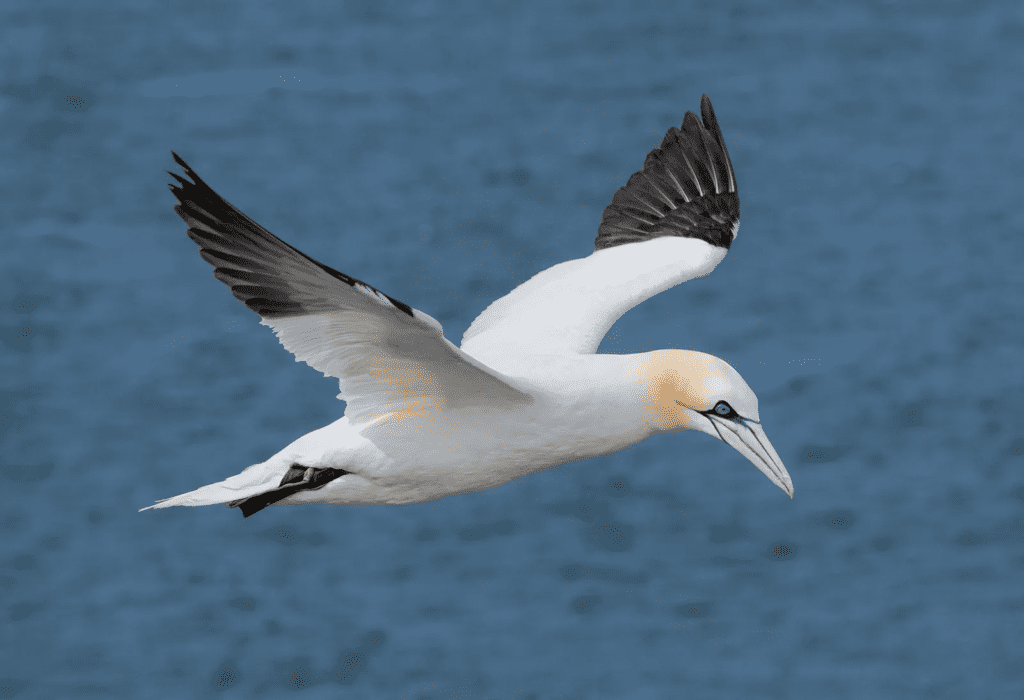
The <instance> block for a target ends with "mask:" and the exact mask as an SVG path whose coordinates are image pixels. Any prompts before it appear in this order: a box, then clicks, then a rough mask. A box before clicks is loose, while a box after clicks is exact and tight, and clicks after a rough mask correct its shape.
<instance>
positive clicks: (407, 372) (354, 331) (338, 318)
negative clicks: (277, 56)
mask: <svg viewBox="0 0 1024 700" xmlns="http://www.w3.org/2000/svg"><path fill="white" fill-rule="evenodd" d="M700 110H701V118H700V119H698V118H697V115H696V114H694V113H693V112H687V113H686V116H685V118H684V119H683V123H682V126H681V127H679V128H676V127H672V128H670V129H669V130H668V133H667V134H665V138H664V140H663V141H662V143H661V147H660V148H656V149H654V150H653V151H651V152H650V153H648V154H647V158H646V159H645V161H644V166H643V169H642V170H641V171H639V172H637V173H634V174H633V175H632V176H631V177H630V178H629V181H628V182H627V183H626V185H625V186H624V187H621V188H619V190H618V191H616V192H615V195H614V196H613V197H612V203H611V205H609V206H608V207H607V208H606V209H605V210H604V217H603V221H602V223H601V225H600V226H599V228H598V233H597V239H596V241H595V246H594V247H595V250H594V252H593V253H591V254H590V255H589V256H587V257H585V258H580V259H577V260H568V261H566V262H563V263H559V264H558V265H555V266H553V267H550V268H548V269H547V270H544V271H542V272H540V273H538V274H536V275H534V276H533V277H532V278H531V279H529V280H528V281H526V282H525V283H523V284H521V285H519V286H518V287H516V288H515V289H513V290H512V291H511V292H510V293H509V294H506V295H505V296H504V297H502V298H500V299H498V300H497V301H495V302H493V303H492V304H491V305H490V306H488V307H487V308H486V309H485V310H484V312H483V313H481V314H480V316H478V317H477V319H476V320H475V321H473V324H472V325H471V326H470V327H469V329H468V330H467V331H466V333H465V335H464V336H463V338H462V347H461V348H459V347H456V346H455V345H453V344H452V343H451V342H450V341H448V340H447V339H446V338H445V337H444V334H443V332H442V328H441V324H440V323H438V322H437V321H436V320H434V319H433V318H431V317H430V316H428V315H427V314H425V313H423V312H422V311H419V310H417V309H414V308H412V307H411V306H409V305H408V304H405V303H403V302H401V301H398V300H397V299H395V298H393V297H391V296H388V295H387V294H385V293H384V292H382V291H380V290H378V289H376V288H375V287H372V286H370V285H369V284H366V283H365V282H362V281H360V280H358V279H356V278H354V277H350V276H349V275H347V274H345V273H343V272H338V271H337V270H335V269H333V268H331V267H328V266H327V265H324V264H322V263H320V262H317V261H316V260H314V259H313V258H311V257H309V256H308V255H306V254H304V253H302V252H300V251H299V250H297V249H295V248H293V247H292V246H290V245H288V244H287V243H285V242H284V241H282V240H281V239H280V238H277V237H276V236H274V235H273V234H272V233H270V232H269V231H267V230H266V229H265V228H263V227H262V226H260V225H259V224H257V223H256V222H255V221H253V220H252V219H250V218H249V217H248V216H246V215H245V214H243V213H242V212H241V211H239V210H238V209H236V208H235V207H234V206H232V205H231V204H229V203H228V202H227V201H225V200H224V199H223V198H222V197H220V195H218V194H217V193H216V192H214V191H213V190H212V189H211V188H210V187H209V186H208V185H207V184H206V183H205V182H203V181H202V180H201V179H200V178H199V176H198V175H196V173H195V172H194V171H193V170H192V168H190V167H189V166H188V165H187V164H186V163H185V161H184V160H182V159H181V158H180V157H179V156H178V155H177V154H176V153H173V152H172V155H173V156H174V160H175V161H176V162H177V163H178V165H180V166H181V167H182V168H183V169H184V171H185V174H186V175H187V176H188V178H190V180H191V181H189V180H186V179H185V178H184V177H181V176H180V175H176V174H174V173H170V175H171V176H172V177H174V179H175V180H177V183H178V184H177V185H175V184H171V185H170V188H171V192H173V193H174V196H175V197H177V199H178V202H179V204H178V205H177V206H175V207H174V211H175V212H177V213H178V215H179V216H180V217H181V218H182V219H184V220H185V223H187V224H188V235H189V237H190V238H192V240H193V241H195V242H196V243H198V244H199V253H200V255H202V257H203V259H204V260H206V261H207V262H208V263H210V264H211V265H213V267H214V276H215V277H216V278H217V279H219V280H220V281H221V282H224V283H225V284H227V285H228V286H229V287H230V288H231V292H232V293H233V294H234V295H235V296H236V297H237V298H238V299H240V300H241V301H243V302H245V305H246V306H248V307H249V308H250V309H252V310H253V311H255V312H256V313H258V314H259V315H260V317H261V319H262V321H261V323H262V324H263V325H266V326H270V327H271V328H272V329H273V331H274V332H275V333H276V334H277V337H278V338H279V339H280V341H281V344H282V345H284V347H285V348H286V349H287V350H289V351H290V352H291V353H293V354H294V355H295V359H296V362H298V361H300V360H301V361H303V362H305V363H307V364H308V365H309V366H311V367H313V368H314V369H316V370H319V371H320V372H323V373H324V374H325V375H327V376H329V377H334V378H336V379H337V380H338V382H339V384H340V387H341V393H340V394H339V395H338V398H339V399H343V400H344V401H345V402H346V408H345V412H344V415H343V416H342V417H341V418H340V419H339V420H337V421H335V422H333V423H331V424H330V425H327V426H325V427H323V428H320V429H319V430H314V431H313V432H311V433H309V434H307V435H304V436H303V437H301V438H299V439H298V440H296V441H295V442H293V443H292V444H290V445H288V446H287V447H285V448H284V449H283V450H281V451H280V452H278V453H277V454H275V455H274V456H273V457H271V458H270V459H268V460H267V461H265V462H262V463H260V464H254V465H252V466H250V467H248V468H247V469H245V470H244V471H242V472H241V473H240V474H237V475H235V476H231V477H228V478H227V479H224V480H223V481H220V482H217V483H215V484H210V485H208V486H204V487H202V488H199V489H196V490H195V491H190V492H188V493H184V494H181V495H180V496H175V497H173V498H168V499H164V500H161V501H158V502H157V503H156V504H155V505H152V506H149V508H167V507H169V506H204V505H211V504H214V503H226V504H227V505H228V506H229V507H232V508H236V507H237V508H239V509H240V510H241V512H242V515H243V516H244V517H248V516H250V515H252V514H253V513H255V512H257V511H260V510H262V509H263V508H265V507H267V506H269V505H302V504H307V503H338V504H344V503H363V504H384V503H419V502H422V501H430V500H434V499H437V498H444V497H445V496H453V495H455V494H461V493H471V492H474V491H483V490H485V489H491V488H494V487H496V486H500V485H502V484H505V483H508V482H510V481H512V480H513V479H517V478H519V477H521V476H525V475H527V474H532V473H534V472H538V471H541V470H543V469H548V468H550V467H554V466H557V465H559V464H565V463H567V462H575V461H580V460H584V459H590V458H592V457H597V456H599V455H604V454H609V453H612V452H618V451H619V450H622V449H625V448H627V447H630V446H631V445H635V444H637V443H638V442H640V441H642V440H644V439H646V438H648V437H650V436H651V435H654V434H656V433H664V432H677V431H682V430H700V431H702V432H705V433H707V434H709V435H712V436H714V437H716V438H718V439H720V440H722V441H724V442H726V443H728V444H729V445H731V446H732V447H734V448H735V449H736V450H738V451H739V452H740V453H741V454H742V455H743V456H744V457H746V458H747V459H748V460H750V461H751V462H753V464H754V465H755V466H756V467H757V468H758V469H760V470H761V471H762V472H764V474H765V475H766V476H767V477H768V478H769V479H771V480H772V482H773V483H774V484H776V485H777V486H779V487H780V488H781V489H782V490H783V491H785V492H786V493H787V494H789V496H790V497H792V496H793V482H792V480H791V479H790V477H789V474H788V473H787V472H786V468H785V467H784V466H783V464H782V460H781V459H780V458H779V455H778V453H777V452H776V451H775V449H774V448H773V447H772V445H771V443H770V442H769V441H768V438H767V436H766V435H765V433H764V430H762V428H761V423H760V420H759V418H758V412H757V397H756V396H755V395H754V392H753V391H751V390H750V387H748V386H747V383H746V382H745V381H743V378H742V377H740V375H739V373H737V372H736V370H734V369H733V368H732V367H731V366H730V365H729V364H727V363H726V362H724V361H723V360H720V359H719V358H717V357H714V356H713V355H708V354H705V353H702V352H695V351H690V350H657V351H653V352H644V353H638V354H631V355H606V354H596V353H597V348H598V345H599V344H600V342H601V338H603V337H604V335H605V333H607V332H608V330H609V329H610V328H611V326H612V324H613V323H615V321H616V319H618V318H619V317H620V316H621V315H622V314H624V313H625V312H626V311H628V310H629V309H631V308H633V307H634V306H636V305H637V304H639V303H640V302H642V301H644V300H645V299H649V298H650V297H652V296H654V295H655V294H657V293H659V292H662V291H664V290H666V289H669V288H670V287H674V286H675V285H677V284H679V283H681V282H685V281H686V280H689V279H693V278H695V277H701V276H703V275H706V274H708V273H709V272H711V270H713V269H714V268H715V266H716V265H717V264H718V263H719V262H720V261H721V260H722V258H724V257H725V254H726V253H727V252H728V251H729V247H730V246H731V245H732V243H733V241H734V240H735V239H736V234H737V232H738V230H739V224H740V203H739V196H738V194H737V189H736V176H735V174H734V172H733V167H732V162H731V161H730V159H729V153H728V151H727V150H726V147H725V140H724V139H723V137H722V131H721V129H720V128H719V126H718V121H717V120H716V119H715V113H714V110H713V109H712V108H711V101H710V100H709V99H708V96H707V95H704V96H702V97H701V103H700ZM143 510H146V508H143Z"/></svg>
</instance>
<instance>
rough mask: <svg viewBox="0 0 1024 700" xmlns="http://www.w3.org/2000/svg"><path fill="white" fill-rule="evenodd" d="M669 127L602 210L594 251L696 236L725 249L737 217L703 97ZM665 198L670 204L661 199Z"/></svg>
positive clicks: (728, 169)
mask: <svg viewBox="0 0 1024 700" xmlns="http://www.w3.org/2000/svg"><path fill="white" fill-rule="evenodd" d="M700 113H701V116H700V118H698V117H697V115H696V114H694V113H693V112H689V111H688V112H687V113H686V115H685V116H684V117H683V123H682V126H681V127H678V128H677V127H671V128H670V129H669V130H668V132H667V133H666V134H665V138H664V139H663V140H662V142H661V146H660V147H658V148H655V149H654V150H652V151H651V152H650V153H648V154H647V157H646V158H645V159H644V166H643V169H642V170H640V171H639V172H636V173H634V174H633V175H632V176H630V178H629V180H628V181H627V182H626V185H625V186H624V187H620V188H619V189H618V190H617V191H616V192H615V195H614V196H613V197H612V203H611V204H610V205H609V206H608V207H606V208H605V210H604V216H603V221H602V222H601V225H600V227H599V228H598V232H597V239H596V240H595V242H594V247H595V249H596V250H602V249H604V248H612V247H615V246H618V245H626V244H628V243H639V242H642V241H648V240H651V239H653V238H658V237H661V236H680V237H684V238H697V239H700V240H703V241H706V242H707V243H710V244H711V245H713V246H716V247H719V248H725V249H728V248H729V247H730V246H731V245H732V240H733V238H734V233H733V232H734V228H735V224H736V222H737V221H739V218H740V200H739V194H738V191H737V187H736V175H735V173H734V172H733V168H732V160H731V159H730V158H729V151H728V149H726V146H725V138H724V137H723V136H722V130H721V128H720V127H719V125H718V119H717V118H716V117H715V111H714V108H713V107H712V106H711V100H710V99H709V98H708V96H707V95H701V99H700ZM666 198H667V199H668V200H669V201H666Z"/></svg>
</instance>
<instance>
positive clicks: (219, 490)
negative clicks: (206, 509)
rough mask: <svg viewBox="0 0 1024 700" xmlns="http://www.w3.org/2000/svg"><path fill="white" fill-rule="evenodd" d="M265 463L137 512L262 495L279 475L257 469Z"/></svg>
mask: <svg viewBox="0 0 1024 700" xmlns="http://www.w3.org/2000/svg"><path fill="white" fill-rule="evenodd" d="M266 466H267V463H266V462H264V463H262V464H254V465H252V466H251V467H249V468H248V469H246V470H245V471H243V472H242V473H240V474H235V475H234V476H229V477H228V478H227V479H225V480H224V481H218V482H217V483H216V484H208V485H206V486H203V487H201V488H198V489H196V490H195V491H189V492H188V493H183V494H181V495H179V496H172V497H171V498H163V499H160V500H159V501H157V502H156V503H154V504H153V505H151V506H146V507H145V508H141V509H140V510H139V512H140V513H141V512H142V511H144V510H149V509H150V508H170V507H171V506H212V505H215V504H217V503H227V502H228V501H235V500H238V499H241V498H248V497H249V496H255V495H256V494H259V493H263V492H264V491H267V490H268V489H272V488H274V487H275V486H277V482H278V481H279V480H280V479H281V475H280V474H277V475H276V477H275V475H274V474H273V473H268V472H269V471H270V470H268V469H266V468H264V469H259V467H266Z"/></svg>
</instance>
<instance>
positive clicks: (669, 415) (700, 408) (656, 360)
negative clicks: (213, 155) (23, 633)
mask: <svg viewBox="0 0 1024 700" xmlns="http://www.w3.org/2000/svg"><path fill="white" fill-rule="evenodd" d="M638 359H639V374H640V380H641V381H640V385H641V387H642V390H641V403H642V405H643V413H644V418H645V421H647V423H648V426H649V427H650V429H651V431H652V432H654V433H665V432H675V431H679V430H700V431H702V432H705V433H707V434H708V435H711V436H713V437H716V438H718V439H719V440H722V441H723V442H726V443H728V444H729V445H731V446H732V447H734V448H735V449H736V450H737V451H738V452H739V453H740V454H742V455H743V456H744V457H746V458H747V459H749V460H750V461H751V462H753V463H754V466H756V467H757V468H758V469H760V470H761V471H762V472H764V474H765V476H767V477H768V478H769V479H771V480H772V483H774V484H775V485H776V486H778V487H779V488H780V489H782V490H783V491H785V492H786V493H788V494H789V497H790V498H792V497H793V481H792V479H790V478H789V473H788V472H787V471H786V467H785V466H783V464H782V459H781V458H779V454H778V453H777V452H776V451H775V448H774V447H772V444H771V443H770V442H769V441H768V437H767V436H766V435H765V433H764V430H763V429H762V428H761V423H760V418H759V416H758V413H757V397H756V396H755V395H754V392H753V391H751V389H750V387H749V386H747V383H746V382H745V381H743V377H741V376H740V375H739V372H737V371H736V370H734V369H733V368H732V367H731V366H730V365H729V364H728V363H727V362H724V361H723V360H720V359H718V358H717V357H715V356H714V355H708V354H706V353H703V352H694V351H690V350H658V351H655V352H646V353H643V354H641V355H639V356H638Z"/></svg>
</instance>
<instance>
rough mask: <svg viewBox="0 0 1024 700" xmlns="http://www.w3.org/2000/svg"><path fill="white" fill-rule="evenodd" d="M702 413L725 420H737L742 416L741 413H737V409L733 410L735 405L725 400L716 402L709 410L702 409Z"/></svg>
mask: <svg viewBox="0 0 1024 700" xmlns="http://www.w3.org/2000/svg"><path fill="white" fill-rule="evenodd" d="M700 413H703V414H704V415H706V416H715V417H716V418H724V419H725V420H736V419H737V418H739V417H740V414H738V413H736V411H735V410H733V407H732V406H730V405H729V404H728V403H726V402H725V401H719V402H718V403H716V404H715V407H714V408H712V409H710V410H708V411H700Z"/></svg>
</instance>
